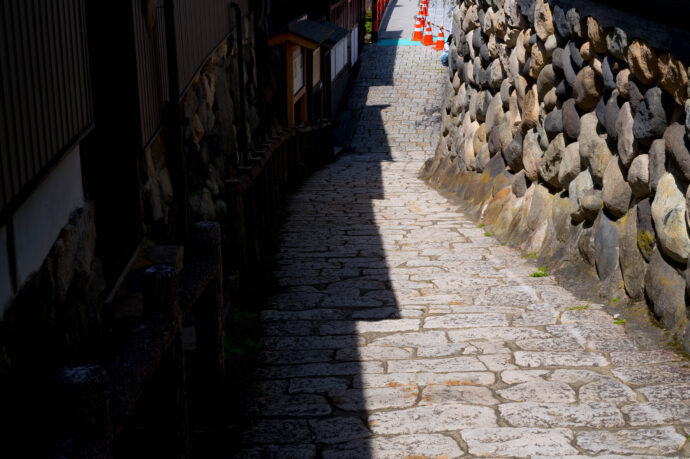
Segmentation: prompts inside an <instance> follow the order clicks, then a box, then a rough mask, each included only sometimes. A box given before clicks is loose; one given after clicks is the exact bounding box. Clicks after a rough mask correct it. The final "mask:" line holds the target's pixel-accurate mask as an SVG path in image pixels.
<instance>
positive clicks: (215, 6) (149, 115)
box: [131, 0, 246, 145]
mask: <svg viewBox="0 0 690 459" xmlns="http://www.w3.org/2000/svg"><path fill="white" fill-rule="evenodd" d="M131 2H132V11H133V13H134V14H133V16H134V34H135V46H136V59H137V78H138V86H139V101H140V112H141V133H142V141H143V143H144V145H146V144H147V143H149V142H150V141H151V139H152V137H153V136H154V135H155V134H156V133H157V132H158V130H159V129H160V127H161V126H162V124H163V116H164V113H163V112H164V108H165V102H166V101H167V100H168V73H167V72H168V68H167V67H168V64H167V57H166V56H167V47H166V41H165V12H164V10H163V8H157V9H156V12H155V16H156V20H155V24H154V27H153V30H152V31H149V29H148V26H147V23H146V15H145V14H144V11H143V8H144V3H145V2H142V1H141V0H131ZM240 3H246V2H244V1H242V2H240ZM161 4H162V2H161ZM174 4H175V33H176V36H177V55H178V66H179V81H180V84H179V86H180V87H179V93H180V95H181V94H182V93H183V91H184V90H185V88H187V87H188V85H189V84H190V83H191V81H192V79H193V78H194V76H195V75H196V73H197V72H198V71H199V70H200V67H201V66H202V65H203V64H204V62H205V60H206V58H207V57H208V56H209V55H210V54H211V52H212V51H213V50H214V49H215V48H216V47H217V46H218V45H219V44H220V43H221V41H222V40H223V39H225V38H226V37H227V36H228V35H229V34H230V32H231V31H232V30H233V28H234V24H233V23H232V21H233V19H232V18H233V15H232V14H231V10H230V2H229V1H228V0H176V1H175V2H174ZM243 11H245V10H243Z"/></svg>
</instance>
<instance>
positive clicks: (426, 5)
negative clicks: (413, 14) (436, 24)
mask: <svg viewBox="0 0 690 459" xmlns="http://www.w3.org/2000/svg"><path fill="white" fill-rule="evenodd" d="M422 14H424V17H425V18H426V17H428V16H429V0H422Z"/></svg>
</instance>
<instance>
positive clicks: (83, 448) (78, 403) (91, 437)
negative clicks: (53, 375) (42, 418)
mask: <svg viewBox="0 0 690 459" xmlns="http://www.w3.org/2000/svg"><path fill="white" fill-rule="evenodd" d="M107 380H108V379H107V375H106V371H105V369H104V368H103V367H101V366H99V365H83V366H79V367H72V368H65V369H63V370H62V371H61V372H60V374H59V375H58V377H57V380H56V389H57V390H56V394H55V403H56V406H57V409H56V410H55V412H56V413H59V415H60V416H61V419H59V421H60V422H59V424H57V425H55V428H56V430H57V432H56V434H57V435H58V438H59V440H58V443H57V445H56V450H55V457H65V458H103V459H105V458H110V457H112V456H111V441H112V438H111V436H112V429H111V425H110V414H109V406H108V395H107Z"/></svg>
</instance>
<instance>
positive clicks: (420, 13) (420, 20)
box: [417, 6, 426, 29]
mask: <svg viewBox="0 0 690 459" xmlns="http://www.w3.org/2000/svg"><path fill="white" fill-rule="evenodd" d="M417 18H418V19H419V25H420V26H421V27H422V29H424V23H425V22H426V21H425V19H426V18H425V17H424V11H423V10H422V7H421V6H420V7H419V14H417Z"/></svg>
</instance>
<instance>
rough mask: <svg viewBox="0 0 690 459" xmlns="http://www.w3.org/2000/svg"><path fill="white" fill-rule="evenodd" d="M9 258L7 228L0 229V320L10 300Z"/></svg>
mask: <svg viewBox="0 0 690 459" xmlns="http://www.w3.org/2000/svg"><path fill="white" fill-rule="evenodd" d="M9 261H10V257H9V256H8V254H7V227H6V226H3V227H2V228H0V319H2V316H3V315H4V314H5V309H6V308H7V306H8V305H9V303H10V301H11V300H12V281H11V280H10V265H9Z"/></svg>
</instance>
